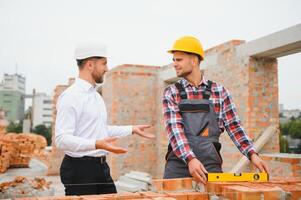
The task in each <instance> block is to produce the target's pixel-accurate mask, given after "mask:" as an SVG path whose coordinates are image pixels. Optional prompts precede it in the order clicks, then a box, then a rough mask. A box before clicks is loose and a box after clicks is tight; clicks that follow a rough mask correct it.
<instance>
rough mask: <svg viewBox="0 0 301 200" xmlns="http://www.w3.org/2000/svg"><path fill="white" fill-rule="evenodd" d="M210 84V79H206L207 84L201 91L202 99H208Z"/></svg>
mask: <svg viewBox="0 0 301 200" xmlns="http://www.w3.org/2000/svg"><path fill="white" fill-rule="evenodd" d="M211 86H212V81H210V80H208V86H206V88H205V90H204V91H203V99H209V98H210V96H211Z"/></svg>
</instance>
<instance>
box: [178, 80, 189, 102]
mask: <svg viewBox="0 0 301 200" xmlns="http://www.w3.org/2000/svg"><path fill="white" fill-rule="evenodd" d="M175 86H176V88H177V89H178V90H179V93H180V97H181V99H187V94H186V92H185V89H184V88H183V86H182V85H181V84H180V83H178V82H176V83H175Z"/></svg>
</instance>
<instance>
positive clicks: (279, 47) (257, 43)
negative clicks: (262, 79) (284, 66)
mask: <svg viewBox="0 0 301 200" xmlns="http://www.w3.org/2000/svg"><path fill="white" fill-rule="evenodd" d="M236 50H237V53H238V56H253V57H268V58H278V57H281V56H286V55H290V54H294V53H298V52H301V24H297V25H295V26H292V27H290V28H287V29H284V30H281V31H278V32H275V33H272V34H270V35H267V36H265V37H262V38H259V39H256V40H252V41H250V42H247V43H244V44H241V45H239V46H237V47H236Z"/></svg>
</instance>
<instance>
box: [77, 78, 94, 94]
mask: <svg viewBox="0 0 301 200" xmlns="http://www.w3.org/2000/svg"><path fill="white" fill-rule="evenodd" d="M75 83H76V84H77V85H79V86H80V87H81V88H82V89H84V90H85V91H90V90H92V89H95V87H94V86H93V85H92V84H91V83H89V82H88V81H86V80H84V79H81V78H76V79H75Z"/></svg>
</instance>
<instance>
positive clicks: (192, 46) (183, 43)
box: [167, 36, 204, 60]
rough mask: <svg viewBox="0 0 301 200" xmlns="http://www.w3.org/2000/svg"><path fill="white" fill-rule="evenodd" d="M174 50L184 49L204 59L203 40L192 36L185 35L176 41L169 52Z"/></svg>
mask: <svg viewBox="0 0 301 200" xmlns="http://www.w3.org/2000/svg"><path fill="white" fill-rule="evenodd" d="M174 51H183V52H188V53H194V54H197V55H199V56H200V57H201V59H202V60H204V50H203V47H202V44H201V42H200V41H199V40H198V39H197V38H195V37H192V36H183V37H180V38H179V39H177V40H176V41H175V43H174V44H173V47H172V48H171V49H170V50H168V51H167V52H168V53H173V52H174Z"/></svg>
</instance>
